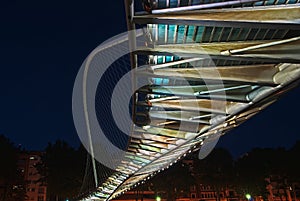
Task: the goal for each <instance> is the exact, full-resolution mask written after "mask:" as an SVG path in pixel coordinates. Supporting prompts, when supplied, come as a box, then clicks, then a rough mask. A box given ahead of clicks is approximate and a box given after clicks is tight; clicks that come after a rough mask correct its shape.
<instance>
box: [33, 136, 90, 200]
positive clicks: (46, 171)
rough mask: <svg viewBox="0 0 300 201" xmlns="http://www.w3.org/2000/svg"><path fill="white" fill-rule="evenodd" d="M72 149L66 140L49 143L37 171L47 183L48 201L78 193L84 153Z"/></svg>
mask: <svg viewBox="0 0 300 201" xmlns="http://www.w3.org/2000/svg"><path fill="white" fill-rule="evenodd" d="M82 152H83V151H82V149H78V150H76V149H74V148H72V147H70V146H69V145H68V144H67V143H66V142H63V141H60V140H58V141H56V142H55V143H54V144H51V143H49V144H48V146H47V148H46V150H45V155H44V156H43V157H42V163H41V164H39V166H38V167H37V168H38V171H39V172H40V174H41V175H42V176H43V181H44V182H46V183H47V197H48V198H49V200H50V201H52V200H53V201H60V200H66V199H70V198H72V197H75V196H76V195H78V193H79V191H80V187H81V185H82V180H83V174H84V166H85V153H82Z"/></svg>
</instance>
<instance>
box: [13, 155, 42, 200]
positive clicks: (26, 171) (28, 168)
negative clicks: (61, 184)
mask: <svg viewBox="0 0 300 201" xmlns="http://www.w3.org/2000/svg"><path fill="white" fill-rule="evenodd" d="M42 154H43V153H42V152H21V153H20V154H19V156H18V171H20V172H21V174H22V175H23V178H24V186H25V198H24V200H26V201H27V200H28V201H46V194H47V186H46V184H45V182H43V181H42V180H41V179H42V177H41V175H40V174H39V172H38V170H37V165H39V164H40V163H41V157H42Z"/></svg>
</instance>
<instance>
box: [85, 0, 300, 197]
mask: <svg viewBox="0 0 300 201" xmlns="http://www.w3.org/2000/svg"><path fill="white" fill-rule="evenodd" d="M138 3H140V2H138ZM144 7H145V9H146V10H147V11H148V12H139V13H137V12H134V9H133V8H134V5H133V2H131V1H130V0H128V1H126V11H127V19H128V28H129V30H135V28H136V26H139V27H142V28H143V30H144V37H145V43H144V44H145V45H144V46H137V45H136V42H135V36H133V37H132V36H131V38H130V43H131V46H132V48H134V50H135V51H134V52H133V53H132V55H131V62H132V68H137V69H138V71H137V73H136V74H135V77H134V79H135V81H138V80H139V79H143V80H145V79H146V80H148V81H149V84H148V85H147V86H145V87H143V88H141V89H139V90H138V91H137V92H136V94H135V111H134V119H135V121H136V126H135V127H134V128H133V131H132V135H131V138H130V142H129V145H128V148H127V152H126V155H125V158H124V160H123V161H122V164H120V165H119V167H118V169H117V171H116V172H114V173H113V174H112V175H111V176H109V177H108V178H107V180H106V181H105V182H104V183H102V184H101V185H100V186H98V187H97V189H96V190H95V191H94V192H92V193H90V194H89V195H88V196H87V197H86V198H85V199H83V200H110V199H113V198H116V197H117V196H120V195H121V194H122V193H124V192H126V191H127V190H130V189H132V188H134V187H136V186H137V185H139V184H141V183H143V182H145V181H146V180H148V179H150V178H151V177H152V176H154V175H155V174H157V173H159V172H160V171H163V170H164V169H166V168H168V167H169V166H171V165H172V164H174V163H176V162H177V161H178V160H180V159H181V158H183V157H185V156H186V154H188V153H190V152H193V151H196V150H199V149H201V148H202V147H205V145H209V144H213V143H214V142H216V141H217V139H218V138H219V137H220V136H221V135H224V134H225V133H227V132H228V131H230V130H231V129H233V128H235V127H237V126H238V125H240V124H241V123H243V122H244V121H246V120H247V119H249V118H250V117H252V116H253V115H255V114H257V113H258V112H259V111H261V110H263V109H264V108H266V107H267V106H269V105H270V104H272V103H273V102H275V101H276V100H277V99H278V98H279V97H280V96H281V95H282V94H283V93H285V92H286V91H289V90H291V89H292V88H293V87H296V86H297V85H298V82H299V80H300V54H299V52H300V25H299V23H300V8H299V0H293V1H291V0H267V1H251V0H247V1H242V0H241V1H225V2H223V1H218V0H209V1H206V0H156V1H144ZM145 56H146V57H147V65H146V66H143V67H139V65H140V64H139V62H138V58H139V57H145ZM208 149H209V147H208ZM204 155H205V153H204Z"/></svg>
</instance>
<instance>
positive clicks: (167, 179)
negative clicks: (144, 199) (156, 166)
mask: <svg viewBox="0 0 300 201" xmlns="http://www.w3.org/2000/svg"><path fill="white" fill-rule="evenodd" d="M149 183H151V184H152V186H153V187H152V188H153V190H155V191H156V192H165V193H166V198H167V200H168V201H173V200H176V198H177V197H178V196H179V195H184V194H186V193H188V192H189V190H190V187H191V186H192V185H194V184H195V180H194V178H193V177H192V175H191V172H190V171H189V167H188V166H187V165H185V164H184V163H182V162H178V163H176V164H175V165H173V166H171V167H170V168H169V169H168V170H166V171H163V172H162V173H160V174H158V175H156V176H155V177H154V178H153V179H152V180H151V181H149Z"/></svg>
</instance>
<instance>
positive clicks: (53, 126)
mask: <svg viewBox="0 0 300 201" xmlns="http://www.w3.org/2000/svg"><path fill="white" fill-rule="evenodd" d="M0 26H1V28H0V55H1V56H0V58H1V60H0V61H1V63H0V65H1V66H0V93H1V95H0V134H4V135H5V136H7V137H9V138H10V139H11V140H12V141H13V142H14V143H15V144H22V145H23V146H24V147H25V148H27V149H35V150H39V149H43V148H44V147H45V146H46V145H47V142H49V141H52V142H53V141H54V140H56V139H64V140H66V141H67V142H69V143H70V144H73V145H78V143H79V140H78V137H77V135H76V131H75V128H74V125H73V119H72V111H71V102H72V89H73V83H74V80H75V77H76V74H77V71H78V70H79V68H80V66H81V64H82V62H83V60H84V59H85V58H86V56H87V55H88V54H89V53H90V52H91V51H92V50H93V49H94V48H95V47H97V46H98V45H99V44H100V43H101V42H103V41H104V40H106V39H108V38H110V37H112V36H114V35H116V34H119V33H121V32H124V31H126V22H125V14H124V7H123V1H122V0H121V1H99V0H97V1H96V0H95V1H93V0H87V1H81V2H79V1H78V2H76V1H69V0H64V1H58V0H52V1H43V2H41V1H36V0H31V1H21V0H17V1H5V2H1V6H0ZM299 92H300V88H297V89H295V90H294V91H292V92H290V93H289V94H288V95H286V96H285V97H284V98H282V99H281V100H280V101H279V102H277V103H276V104H274V105H272V106H271V107H269V108H268V109H267V110H265V111H264V112H262V113H260V114H259V115H257V116H255V117H254V118H253V119H251V120H249V121H248V122H246V123H244V124H243V125H242V126H240V127H239V128H237V129H236V130H234V131H233V132H231V133H230V134H228V135H227V136H224V137H223V138H221V140H220V143H219V146H224V147H226V148H229V149H230V150H231V151H232V152H233V153H235V155H236V154H240V153H242V152H244V151H247V150H249V149H250V148H252V147H257V146H259V147H276V146H286V147H289V146H292V145H293V144H294V142H295V141H296V140H297V139H300V137H299V133H300V127H299V126H298V124H299V120H298V114H300V107H299V106H298V103H299V98H300V93H299Z"/></svg>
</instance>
